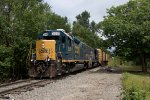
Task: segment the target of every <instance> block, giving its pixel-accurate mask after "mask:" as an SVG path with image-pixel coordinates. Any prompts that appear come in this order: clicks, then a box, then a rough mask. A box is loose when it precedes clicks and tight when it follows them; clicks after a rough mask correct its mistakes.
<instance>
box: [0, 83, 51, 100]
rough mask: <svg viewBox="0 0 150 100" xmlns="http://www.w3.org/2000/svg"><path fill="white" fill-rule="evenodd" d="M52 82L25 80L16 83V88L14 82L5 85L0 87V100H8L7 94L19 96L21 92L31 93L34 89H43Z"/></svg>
mask: <svg viewBox="0 0 150 100" xmlns="http://www.w3.org/2000/svg"><path fill="white" fill-rule="evenodd" d="M51 82H53V80H26V81H22V82H17V83H16V84H17V85H18V86H15V85H16V84H15V82H14V83H12V84H5V85H1V86H0V98H1V99H9V96H7V95H8V94H19V93H21V92H27V91H31V90H33V89H34V88H39V87H44V86H45V85H46V84H49V83H51Z"/></svg>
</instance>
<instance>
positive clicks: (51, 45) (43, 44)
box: [36, 40, 56, 61]
mask: <svg viewBox="0 0 150 100" xmlns="http://www.w3.org/2000/svg"><path fill="white" fill-rule="evenodd" d="M55 43H56V42H55V40H37V41H36V55H37V56H36V60H37V61H38V60H43V61H44V60H45V61H49V60H50V59H52V60H55V59H56V57H55Z"/></svg>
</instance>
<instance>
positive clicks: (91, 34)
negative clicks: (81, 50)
mask: <svg viewBox="0 0 150 100" xmlns="http://www.w3.org/2000/svg"><path fill="white" fill-rule="evenodd" d="M76 18H77V21H74V24H73V34H74V35H75V36H77V37H78V38H79V39H80V40H81V41H83V42H85V43H86V44H88V45H89V46H91V47H93V48H100V47H102V39H100V38H99V36H98V32H97V24H96V23H95V22H94V21H92V22H91V23H89V18H90V13H88V12H87V11H84V12H82V13H81V14H79V15H78V16H77V17H76Z"/></svg>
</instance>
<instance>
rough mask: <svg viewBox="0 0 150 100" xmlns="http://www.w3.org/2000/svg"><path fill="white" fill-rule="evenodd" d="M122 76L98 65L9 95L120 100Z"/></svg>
mask: <svg viewBox="0 0 150 100" xmlns="http://www.w3.org/2000/svg"><path fill="white" fill-rule="evenodd" d="M121 77H122V75H121V74H120V73H109V72H107V71H105V70H104V69H102V68H100V67H98V68H94V69H90V70H87V71H83V72H81V73H77V74H76V75H69V76H66V77H64V78H63V79H58V80H56V82H53V83H50V84H48V85H46V86H45V87H41V88H35V89H34V90H32V91H28V92H25V93H21V94H10V95H9V96H10V98H11V99H14V100H120V94H121V91H122V90H121V88H122V87H121Z"/></svg>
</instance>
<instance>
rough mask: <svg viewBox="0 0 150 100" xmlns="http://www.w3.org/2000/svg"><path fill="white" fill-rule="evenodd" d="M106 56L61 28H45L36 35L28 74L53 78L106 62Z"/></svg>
mask: <svg viewBox="0 0 150 100" xmlns="http://www.w3.org/2000/svg"><path fill="white" fill-rule="evenodd" d="M103 56H105V57H103ZM106 56H107V54H106V53H105V52H102V51H101V50H100V49H94V48H92V47H90V46H88V45H86V44H85V43H83V42H81V41H80V40H78V39H77V38H76V37H74V36H72V35H69V34H68V33H66V32H65V31H64V30H63V29H57V30H46V31H44V32H42V33H41V34H39V35H38V37H37V40H36V47H35V52H34V51H32V57H31V66H30V68H29V76H30V77H50V78H53V77H56V76H57V75H62V74H63V73H69V72H73V71H77V70H80V69H87V68H90V67H93V66H99V65H100V64H102V63H107V57H106ZM104 58H105V60H104Z"/></svg>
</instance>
